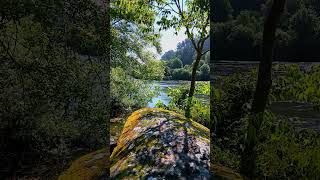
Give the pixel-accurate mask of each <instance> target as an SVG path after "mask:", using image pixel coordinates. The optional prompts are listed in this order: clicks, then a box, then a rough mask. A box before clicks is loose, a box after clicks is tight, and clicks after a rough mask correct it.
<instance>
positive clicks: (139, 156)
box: [110, 108, 210, 179]
mask: <svg viewBox="0 0 320 180" xmlns="http://www.w3.org/2000/svg"><path fill="white" fill-rule="evenodd" d="M209 134H210V133H209V129H208V128H206V127H204V126H202V125H200V124H198V123H196V122H194V121H192V120H191V119H187V118H185V117H184V116H182V115H180V114H177V113H174V112H171V111H168V110H163V109H158V108H153V109H151V108H144V109H141V110H138V111H136V112H134V113H133V114H132V115H131V116H130V117H129V118H128V120H127V122H126V124H125V126H124V129H123V131H122V133H121V135H120V137H119V139H118V142H117V144H118V145H117V147H116V148H115V149H114V151H113V153H112V155H111V168H110V178H111V179H152V178H156V179H159V178H161V179H162V178H163V179H172V178H177V179H210V172H209V171H210V170H209V158H210V157H209V154H210V152H209V151H210V146H209V145H210V141H209V136H210V135H209Z"/></svg>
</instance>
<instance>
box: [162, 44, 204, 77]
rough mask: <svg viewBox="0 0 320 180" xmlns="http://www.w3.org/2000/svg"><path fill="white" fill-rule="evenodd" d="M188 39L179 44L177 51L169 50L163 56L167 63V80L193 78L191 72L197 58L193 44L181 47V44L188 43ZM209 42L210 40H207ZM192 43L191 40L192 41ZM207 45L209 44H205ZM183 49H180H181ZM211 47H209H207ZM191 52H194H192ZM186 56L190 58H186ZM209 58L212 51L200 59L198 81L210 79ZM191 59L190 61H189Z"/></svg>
mask: <svg viewBox="0 0 320 180" xmlns="http://www.w3.org/2000/svg"><path fill="white" fill-rule="evenodd" d="M186 42H188V40H185V41H183V42H182V43H179V44H178V45H177V51H172V50H171V51H168V52H166V53H165V54H164V55H163V56H162V57H161V60H162V61H163V62H164V63H165V77H164V78H165V79H167V80H191V72H192V65H193V62H192V61H193V60H194V59H195V54H194V49H192V45H191V44H189V46H185V47H181V46H182V45H181V44H188V43H186ZM206 42H209V41H206ZM190 43H191V42H190ZM205 45H207V44H205ZM180 48H181V49H182V50H179V49H180ZM205 49H207V50H208V49H209V47H205ZM190 52H191V53H192V52H193V53H192V54H190ZM186 58H189V59H188V60H186ZM209 58H210V52H208V53H206V54H205V55H204V56H203V57H202V59H201V60H200V63H199V66H198V68H197V74H196V79H197V80H198V81H208V80H209V73H210V68H209ZM189 61H190V62H189Z"/></svg>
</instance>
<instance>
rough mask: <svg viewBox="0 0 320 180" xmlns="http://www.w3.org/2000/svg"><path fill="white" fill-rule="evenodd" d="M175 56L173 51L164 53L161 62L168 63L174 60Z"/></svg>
mask: <svg viewBox="0 0 320 180" xmlns="http://www.w3.org/2000/svg"><path fill="white" fill-rule="evenodd" d="M175 56H176V52H174V51H173V50H170V51H167V52H165V53H164V54H163V55H162V57H161V60H164V61H168V60H170V59H172V58H174V57H175Z"/></svg>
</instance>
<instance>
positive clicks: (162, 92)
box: [147, 81, 209, 108]
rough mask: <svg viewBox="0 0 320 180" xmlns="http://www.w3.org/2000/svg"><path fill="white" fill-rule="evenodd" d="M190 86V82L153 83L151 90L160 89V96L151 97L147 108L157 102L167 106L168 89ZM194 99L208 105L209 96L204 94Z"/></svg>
mask: <svg viewBox="0 0 320 180" xmlns="http://www.w3.org/2000/svg"><path fill="white" fill-rule="evenodd" d="M185 84H190V81H154V82H153V84H152V86H151V88H152V89H153V88H155V87H156V86H158V87H159V88H160V89H159V90H160V94H159V95H158V96H156V97H153V98H152V100H151V101H150V102H149V103H148V105H147V106H148V107H150V108H154V107H155V106H156V104H157V102H158V101H161V102H162V103H163V104H165V105H168V104H169V102H170V100H171V98H170V97H169V96H168V94H167V89H168V88H174V87H179V86H181V85H185ZM195 97H197V98H198V99H200V100H201V101H202V102H205V103H209V96H208V95H204V94H196V95H195Z"/></svg>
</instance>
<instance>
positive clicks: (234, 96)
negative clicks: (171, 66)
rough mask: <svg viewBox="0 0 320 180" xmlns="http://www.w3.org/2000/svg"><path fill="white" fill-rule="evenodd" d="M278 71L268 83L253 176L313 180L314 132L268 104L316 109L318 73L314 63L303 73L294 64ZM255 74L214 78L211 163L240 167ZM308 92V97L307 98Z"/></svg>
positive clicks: (317, 140)
mask: <svg viewBox="0 0 320 180" xmlns="http://www.w3.org/2000/svg"><path fill="white" fill-rule="evenodd" d="M276 69H279V66H278V65H275V66H274V67H273V70H276ZM283 70H284V72H286V73H284V74H282V75H278V76H276V77H275V78H274V79H273V82H274V83H273V85H272V91H271V94H270V97H271V98H270V99H269V100H270V101H269V103H268V105H267V111H266V112H265V115H264V116H265V118H264V121H263V123H262V125H261V128H260V131H259V134H260V135H259V136H258V137H257V139H256V141H257V159H256V163H257V173H258V176H259V177H264V176H265V177H268V178H274V179H283V178H296V177H298V178H308V179H315V178H316V177H317V174H318V173H319V172H320V167H319V163H318V162H319V160H320V159H319V156H318V155H319V147H320V144H319V143H320V135H319V133H318V132H315V131H314V130H311V129H298V128H296V127H294V126H293V125H292V124H291V123H290V122H289V121H288V118H286V117H283V116H280V115H278V114H273V113H271V111H270V106H271V104H272V102H276V101H293V102H301V101H303V102H306V103H312V104H314V105H317V102H318V99H319V98H320V96H319V94H317V93H316V91H313V90H312V89H317V90H318V89H319V88H318V86H319V85H318V83H319V80H318V78H319V70H320V69H319V66H318V65H314V66H312V68H311V70H310V71H309V72H303V71H302V70H300V68H299V67H298V66H296V65H285V66H284V67H283ZM256 71H257V70H256V69H255V70H253V71H252V72H249V73H242V74H233V75H231V76H228V77H220V78H219V80H217V81H218V82H219V86H218V88H217V89H216V90H215V93H214V97H215V99H214V102H215V104H214V107H213V108H214V111H213V112H214V116H215V123H214V127H213V129H214V131H212V132H214V133H212V137H211V138H212V139H216V141H214V142H213V149H215V150H214V151H212V153H213V157H214V158H213V161H214V162H217V163H221V164H223V165H225V166H228V167H230V168H233V169H238V170H239V168H240V158H241V156H242V153H243V147H244V140H245V134H246V130H247V126H248V122H249V121H250V116H249V115H250V109H251V107H250V105H251V101H252V99H253V93H254V88H255V77H256V73H257V72H256ZM305 80H308V82H307V81H305ZM304 81H305V82H307V83H304ZM302 84H303V85H304V86H303V88H302V87H301V86H302ZM308 88H309V90H307V89H308ZM309 93H311V94H312V97H313V98H307V97H308V95H307V94H309ZM302 97H303V98H302ZM301 98H302V99H301Z"/></svg>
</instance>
